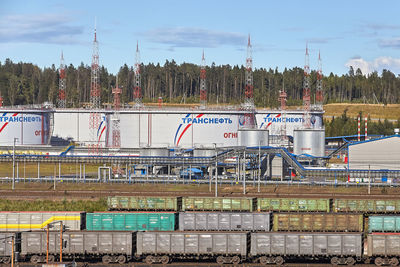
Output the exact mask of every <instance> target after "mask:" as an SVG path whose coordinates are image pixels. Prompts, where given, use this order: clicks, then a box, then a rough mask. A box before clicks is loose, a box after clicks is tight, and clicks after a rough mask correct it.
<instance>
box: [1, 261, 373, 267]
mask: <svg viewBox="0 0 400 267" xmlns="http://www.w3.org/2000/svg"><path fill="white" fill-rule="evenodd" d="M0 266H1V267H6V266H7V267H9V264H7V265H6V264H0ZM14 266H15V267H42V265H41V264H36V265H35V264H31V263H16V264H15V265H14ZM77 266H78V267H186V266H200V267H221V265H219V264H216V263H210V262H208V263H207V262H178V263H177V262H173V263H169V264H167V265H162V264H152V265H148V264H145V263H137V262H134V263H130V264H124V265H120V264H118V265H117V264H110V265H104V264H102V263H89V264H88V263H84V262H77ZM223 266H241V267H261V266H262V267H266V266H268V267H274V266H275V265H273V264H270V265H260V264H257V263H243V264H239V265H232V264H224V265H223ZM281 266H284V267H329V266H332V265H331V264H328V263H287V264H284V265H281ZM353 266H355V267H372V266H375V265H373V264H356V265H353Z"/></svg>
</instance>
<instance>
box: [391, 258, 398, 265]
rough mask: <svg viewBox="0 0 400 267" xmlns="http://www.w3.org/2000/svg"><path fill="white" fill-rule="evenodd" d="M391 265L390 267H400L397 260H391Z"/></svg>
mask: <svg viewBox="0 0 400 267" xmlns="http://www.w3.org/2000/svg"><path fill="white" fill-rule="evenodd" d="M389 264H390V266H397V265H399V260H398V259H397V258H391V259H390V260H389Z"/></svg>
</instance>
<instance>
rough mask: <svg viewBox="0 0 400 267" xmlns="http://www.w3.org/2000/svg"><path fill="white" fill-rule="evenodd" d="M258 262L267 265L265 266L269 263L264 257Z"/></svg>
mask: <svg viewBox="0 0 400 267" xmlns="http://www.w3.org/2000/svg"><path fill="white" fill-rule="evenodd" d="M259 260H260V263H261V264H262V265H267V264H268V263H269V261H268V258H267V257H265V256H262V257H260V259H259Z"/></svg>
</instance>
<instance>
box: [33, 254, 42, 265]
mask: <svg viewBox="0 0 400 267" xmlns="http://www.w3.org/2000/svg"><path fill="white" fill-rule="evenodd" d="M31 262H32V263H34V264H36V263H38V262H40V257H39V256H38V255H33V256H32V257H31Z"/></svg>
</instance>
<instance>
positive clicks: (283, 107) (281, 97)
mask: <svg viewBox="0 0 400 267" xmlns="http://www.w3.org/2000/svg"><path fill="white" fill-rule="evenodd" d="M278 100H279V102H280V103H281V118H282V126H281V138H282V140H286V100H287V93H286V90H285V81H283V86H282V90H280V91H279V98H278Z"/></svg>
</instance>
